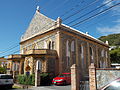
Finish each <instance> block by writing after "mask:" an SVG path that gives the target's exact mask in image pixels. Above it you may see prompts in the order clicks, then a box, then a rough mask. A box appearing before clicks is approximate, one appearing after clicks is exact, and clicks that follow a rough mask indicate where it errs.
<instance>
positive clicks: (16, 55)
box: [7, 54, 23, 60]
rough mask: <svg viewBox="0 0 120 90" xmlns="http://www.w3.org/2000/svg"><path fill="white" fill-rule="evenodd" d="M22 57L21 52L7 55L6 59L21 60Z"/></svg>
mask: <svg viewBox="0 0 120 90" xmlns="http://www.w3.org/2000/svg"><path fill="white" fill-rule="evenodd" d="M22 58H23V55H22V54H13V55H9V56H8V58H7V60H21V59H22Z"/></svg>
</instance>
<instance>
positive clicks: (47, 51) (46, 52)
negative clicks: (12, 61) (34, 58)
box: [24, 49, 57, 56]
mask: <svg viewBox="0 0 120 90" xmlns="http://www.w3.org/2000/svg"><path fill="white" fill-rule="evenodd" d="M56 54H57V52H56V50H50V49H32V50H29V51H27V52H26V53H25V54H24V56H28V55H56Z"/></svg>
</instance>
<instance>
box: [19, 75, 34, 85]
mask: <svg viewBox="0 0 120 90" xmlns="http://www.w3.org/2000/svg"><path fill="white" fill-rule="evenodd" d="M17 82H18V83H19V84H24V85H34V84H35V75H34V74H32V75H29V76H27V75H18V76H17Z"/></svg>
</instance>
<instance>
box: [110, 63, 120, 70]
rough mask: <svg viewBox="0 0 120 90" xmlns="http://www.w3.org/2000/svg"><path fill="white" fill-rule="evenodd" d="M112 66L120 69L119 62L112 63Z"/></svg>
mask: <svg viewBox="0 0 120 90" xmlns="http://www.w3.org/2000/svg"><path fill="white" fill-rule="evenodd" d="M111 67H112V68H117V69H120V64H119V63H111Z"/></svg>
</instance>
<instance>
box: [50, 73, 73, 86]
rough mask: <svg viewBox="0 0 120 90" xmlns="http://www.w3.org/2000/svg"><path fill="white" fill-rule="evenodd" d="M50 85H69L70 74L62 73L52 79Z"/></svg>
mask: <svg viewBox="0 0 120 90" xmlns="http://www.w3.org/2000/svg"><path fill="white" fill-rule="evenodd" d="M52 84H54V85H66V84H71V74H70V73H62V74H61V75H59V76H57V77H55V78H53V80H52Z"/></svg>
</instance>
